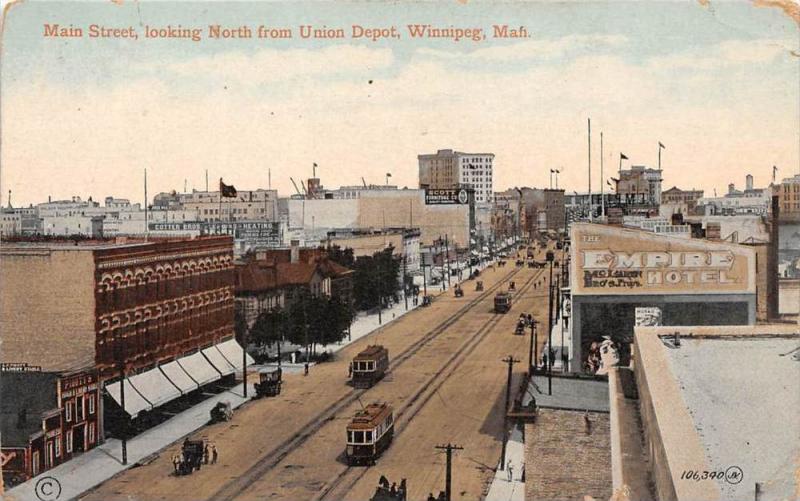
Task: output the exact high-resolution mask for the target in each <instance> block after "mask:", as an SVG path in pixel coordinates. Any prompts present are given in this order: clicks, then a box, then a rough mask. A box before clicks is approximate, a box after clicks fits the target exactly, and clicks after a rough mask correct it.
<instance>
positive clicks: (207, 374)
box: [178, 351, 222, 386]
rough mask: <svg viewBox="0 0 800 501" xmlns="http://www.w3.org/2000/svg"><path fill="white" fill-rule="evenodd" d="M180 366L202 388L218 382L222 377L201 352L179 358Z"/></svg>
mask: <svg viewBox="0 0 800 501" xmlns="http://www.w3.org/2000/svg"><path fill="white" fill-rule="evenodd" d="M178 364H180V366H181V368H183V370H185V371H186V372H187V373H188V374H189V375H190V376H192V379H194V380H195V381H197V384H199V385H200V386H203V385H204V384H208V383H211V382H212V381H216V380H217V379H219V378H220V377H222V376H220V374H219V371H217V369H215V368H214V367H213V366H212V365H211V364H210V363H208V360H206V357H204V356H203V354H202V353H200V352H199V351H198V352H197V353H195V354H193V355H189V356H188V357H182V358H179V359H178Z"/></svg>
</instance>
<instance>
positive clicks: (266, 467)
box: [210, 268, 528, 501]
mask: <svg viewBox="0 0 800 501" xmlns="http://www.w3.org/2000/svg"><path fill="white" fill-rule="evenodd" d="M521 270H522V268H515V269H513V270H511V271H510V272H509V273H507V274H506V275H505V276H504V277H502V278H501V279H500V280H498V281H497V283H495V284H494V285H492V286H491V287H489V288H487V290H486V291H484V292H483V293H481V294H480V295H478V297H476V298H475V299H473V300H471V301H470V302H469V303H467V304H465V305H464V306H463V307H461V308H459V309H458V310H457V311H456V312H455V313H454V314H452V315H451V316H450V317H448V318H447V319H446V320H444V321H443V322H441V323H440V324H439V325H437V326H436V327H434V328H433V329H431V330H429V331H428V332H427V333H426V334H425V335H424V336H423V337H422V338H420V339H419V340H418V341H416V342H415V343H413V344H412V345H411V346H409V347H408V348H406V349H405V350H403V352H402V353H401V354H400V355H398V356H397V357H395V358H393V359H392V361H391V362H390V363H389V367H388V369H387V371H386V374H389V373H391V371H393V370H394V369H396V368H397V367H399V366H400V365H402V364H403V363H404V362H406V361H407V360H408V359H409V358H411V357H412V356H413V355H415V354H416V353H417V352H418V351H419V350H421V349H422V348H423V347H424V346H426V345H427V344H428V343H430V342H431V341H433V340H434V339H436V338H437V337H438V336H439V335H440V334H442V333H443V332H445V331H446V330H447V329H448V328H449V327H450V326H451V325H453V324H454V323H456V322H458V321H459V320H461V318H462V317H463V315H464V313H466V312H467V311H469V310H471V309H472V308H474V307H475V306H476V305H478V304H480V303H481V302H483V301H484V300H485V299H486V298H487V297H489V296H490V295H491V294H492V293H494V291H495V290H497V289H498V288H500V287H501V286H503V285H504V284H505V283H506V282H507V281H508V280H509V279H510V278H512V277H513V276H514V275H516V274H517V273H519V272H520V271H521ZM525 286H526V287H527V286H528V283H527V282H526V284H525ZM369 389H370V388H366V389H361V390H356V389H354V390H353V391H352V392H350V393H348V394H347V395H345V396H343V397H342V398H340V399H339V400H337V401H335V402H333V403H332V404H331V405H329V406H328V407H326V408H325V409H324V410H322V411H321V412H319V413H317V414H316V415H315V416H314V417H313V418H312V419H311V420H309V421H308V422H307V423H306V424H305V425H304V426H302V427H301V428H300V430H301V431H298V432H297V433H295V434H293V435H292V436H290V437H289V438H287V439H285V440H284V441H283V442H281V443H280V444H278V445H277V446H276V447H274V448H273V449H272V450H270V451H269V452H267V453H266V454H263V455H262V456H261V458H260V459H259V460H258V461H257V462H256V463H255V464H254V465H253V466H251V467H250V468H249V469H248V470H247V471H245V472H244V473H243V474H241V475H239V476H237V477H236V478H235V479H233V480H231V481H230V482H228V483H227V484H225V485H223V486H222V487H221V488H219V489H218V490H217V491H216V492H215V493H214V494H213V495H212V496H211V497H210V499H214V500H223V501H233V499H235V498H236V497H237V496H238V495H239V494H241V493H242V492H244V491H245V490H246V489H247V488H248V487H249V486H250V485H251V484H252V483H253V482H254V481H255V480H257V479H258V478H260V477H262V476H264V475H265V474H266V473H267V472H269V471H270V470H272V469H273V468H275V466H277V465H278V464H279V463H280V462H281V461H283V459H284V458H285V457H286V456H288V455H289V454H290V453H291V452H292V451H293V450H295V449H296V448H297V447H298V446H300V445H302V444H303V443H304V442H306V441H307V440H308V439H309V438H311V436H312V435H314V434H315V433H316V432H317V431H319V430H320V429H321V428H322V427H323V426H324V425H325V424H327V423H328V422H329V421H330V420H331V419H334V418H335V417H336V415H337V414H338V413H340V412H341V411H342V410H344V409H345V408H347V407H348V406H349V405H351V404H353V403H354V402H356V401H357V400H358V399H359V397H361V395H363V394H364V393H366V392H367V391H369Z"/></svg>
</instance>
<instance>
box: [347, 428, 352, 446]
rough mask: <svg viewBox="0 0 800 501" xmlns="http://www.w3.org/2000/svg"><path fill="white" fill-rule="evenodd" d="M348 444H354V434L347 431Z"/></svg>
mask: <svg viewBox="0 0 800 501" xmlns="http://www.w3.org/2000/svg"><path fill="white" fill-rule="evenodd" d="M347 442H348V443H352V442H353V432H352V431H350V430H347Z"/></svg>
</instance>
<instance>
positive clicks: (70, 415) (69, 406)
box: [66, 400, 73, 452]
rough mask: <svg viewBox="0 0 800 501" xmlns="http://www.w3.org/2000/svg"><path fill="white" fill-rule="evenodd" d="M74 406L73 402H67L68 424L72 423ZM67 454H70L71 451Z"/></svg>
mask: <svg viewBox="0 0 800 501" xmlns="http://www.w3.org/2000/svg"><path fill="white" fill-rule="evenodd" d="M72 405H73V403H72V400H68V401H67V409H66V410H67V422H68V423H69V422H71V421H72ZM67 452H69V450H68V451H67Z"/></svg>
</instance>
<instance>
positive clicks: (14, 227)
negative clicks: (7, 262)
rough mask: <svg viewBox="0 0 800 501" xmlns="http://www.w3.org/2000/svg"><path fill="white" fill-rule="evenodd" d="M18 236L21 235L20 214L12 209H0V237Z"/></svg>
mask: <svg viewBox="0 0 800 501" xmlns="http://www.w3.org/2000/svg"><path fill="white" fill-rule="evenodd" d="M18 235H22V214H20V213H19V212H18V211H16V210H14V209H12V208H8V209H2V208H0V237H3V238H7V237H12V236H18Z"/></svg>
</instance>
